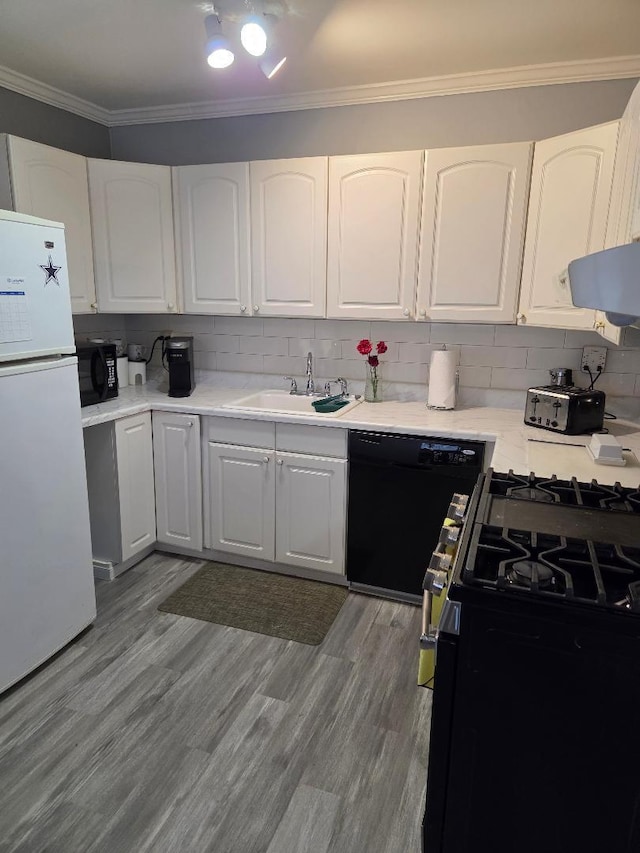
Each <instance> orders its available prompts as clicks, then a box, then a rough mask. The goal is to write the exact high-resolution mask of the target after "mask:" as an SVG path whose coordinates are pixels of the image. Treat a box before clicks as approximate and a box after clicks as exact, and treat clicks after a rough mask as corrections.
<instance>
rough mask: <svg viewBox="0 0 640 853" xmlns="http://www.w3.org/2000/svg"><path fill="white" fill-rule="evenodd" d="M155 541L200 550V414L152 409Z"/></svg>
mask: <svg viewBox="0 0 640 853" xmlns="http://www.w3.org/2000/svg"><path fill="white" fill-rule="evenodd" d="M152 422H153V467H154V473H155V486H156V527H157V539H158V542H165V543H167V544H168V545H179V546H182V547H184V548H190V549H192V550H195V551H201V550H202V473H201V462H200V418H199V417H198V416H197V415H177V414H172V413H169V412H154V413H153V418H152Z"/></svg>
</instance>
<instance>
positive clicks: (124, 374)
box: [116, 355, 129, 388]
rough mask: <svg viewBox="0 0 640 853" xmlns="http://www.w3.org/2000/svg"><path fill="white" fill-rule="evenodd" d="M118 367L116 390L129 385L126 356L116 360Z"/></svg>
mask: <svg viewBox="0 0 640 853" xmlns="http://www.w3.org/2000/svg"><path fill="white" fill-rule="evenodd" d="M116 364H117V365H118V388H124V387H125V386H126V385H128V384H129V359H128V358H127V356H126V355H121V356H120V358H118V359H116Z"/></svg>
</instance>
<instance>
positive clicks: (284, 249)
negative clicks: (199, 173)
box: [250, 157, 327, 317]
mask: <svg viewBox="0 0 640 853" xmlns="http://www.w3.org/2000/svg"><path fill="white" fill-rule="evenodd" d="M250 176H251V288H252V313H254V314H260V315H263V314H265V315H277V316H284V317H324V314H325V284H326V271H327V158H326V157H305V158H299V159H295V160H264V161H257V162H254V163H251V164H250Z"/></svg>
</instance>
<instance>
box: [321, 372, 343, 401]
mask: <svg viewBox="0 0 640 853" xmlns="http://www.w3.org/2000/svg"><path fill="white" fill-rule="evenodd" d="M335 383H339V384H340V396H342V397H348V396H349V389H348V386H347V380H346V379H343V378H342V377H341V376H339V377H338V378H337V379H330V380H329V381H328V382H327V383H326V385H325V386H324V392H325V394H326V395H327V397H330V396H331V386H332V385H334V384H335Z"/></svg>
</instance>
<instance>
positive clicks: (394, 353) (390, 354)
mask: <svg viewBox="0 0 640 853" xmlns="http://www.w3.org/2000/svg"><path fill="white" fill-rule="evenodd" d="M371 342H372V344H373V353H372V354H373V355H375V353H376V344H377V343H378V341H377V340H376V339H375V338H373V339H372V341H371ZM359 343H360V341H359V340H357V341H356V340H354V341H342V357H343V358H354V359H356V360H357V359H359V358H360V359H362V360H363V361H364V360H365V356H363V355H360V353H359V352H358V344H359ZM385 343H386V344H387V351H386V352H385V353H384V355H382V356H381V358H382V359H383V361H401V359H400V358H399V356H398V348H399V344H398V343H397V342H396V341H385Z"/></svg>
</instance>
